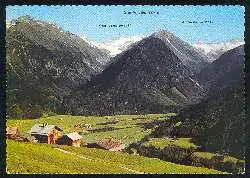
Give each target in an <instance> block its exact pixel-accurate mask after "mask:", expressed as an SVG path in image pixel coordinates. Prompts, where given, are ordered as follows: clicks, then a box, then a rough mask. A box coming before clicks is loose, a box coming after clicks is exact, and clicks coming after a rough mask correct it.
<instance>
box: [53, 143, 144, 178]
mask: <svg viewBox="0 0 250 178" xmlns="http://www.w3.org/2000/svg"><path fill="white" fill-rule="evenodd" d="M54 149H56V150H58V151H61V152H63V153H66V154H71V155H74V156H77V157H79V158H83V159H87V160H90V161H98V160H99V161H101V162H103V163H108V162H106V161H104V160H101V159H98V158H97V159H96V160H94V159H90V158H87V157H85V156H82V155H78V154H76V153H73V152H71V151H67V150H64V149H61V148H54ZM109 162H110V163H115V162H112V161H109ZM118 167H120V168H122V169H125V170H127V171H131V172H133V173H136V174H145V172H140V171H137V170H134V169H130V168H127V167H125V166H118Z"/></svg>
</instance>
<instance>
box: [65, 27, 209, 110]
mask: <svg viewBox="0 0 250 178" xmlns="http://www.w3.org/2000/svg"><path fill="white" fill-rule="evenodd" d="M113 61H114V62H113V63H112V64H110V65H109V66H108V67H107V68H106V69H105V70H104V71H103V73H102V74H100V75H98V76H96V77H95V78H94V79H93V80H91V81H90V82H89V83H87V85H85V86H83V87H82V88H79V89H78V90H77V91H75V92H72V95H71V96H69V97H68V98H67V99H66V100H65V102H64V106H65V107H64V110H65V111H69V112H70V113H73V114H114V113H127V114H128V113H150V112H167V111H169V110H173V108H176V107H177V108H178V106H180V105H183V104H187V103H190V102H194V101H196V100H197V99H198V98H199V97H200V96H201V93H202V91H203V88H202V86H201V85H199V83H198V82H197V81H195V79H193V78H192V76H194V74H195V73H197V72H198V71H200V70H201V69H202V68H203V67H205V66H206V65H207V64H208V62H207V59H206V57H205V56H204V55H200V54H199V53H198V52H197V51H196V50H195V49H194V48H193V47H192V46H190V45H188V44H187V43H185V42H183V41H182V40H180V39H179V38H176V37H175V36H173V35H172V34H170V33H169V32H167V31H161V32H159V33H155V34H153V35H151V36H150V37H147V38H144V39H142V40H141V41H139V42H138V43H136V44H135V45H133V46H132V47H131V48H129V49H128V50H126V51H124V52H123V53H121V54H119V55H117V56H116V57H115V58H114V60H113Z"/></svg>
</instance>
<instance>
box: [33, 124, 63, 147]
mask: <svg viewBox="0 0 250 178" xmlns="http://www.w3.org/2000/svg"><path fill="white" fill-rule="evenodd" d="M61 131H62V129H61V128H60V127H58V126H56V125H48V124H46V123H43V124H36V125H34V126H33V127H32V128H31V130H30V131H29V132H28V133H29V134H30V135H31V136H34V137H35V138H36V140H37V141H38V142H40V143H48V144H55V143H56V141H57V140H58V139H59V138H60V137H61Z"/></svg>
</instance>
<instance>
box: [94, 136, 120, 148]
mask: <svg viewBox="0 0 250 178" xmlns="http://www.w3.org/2000/svg"><path fill="white" fill-rule="evenodd" d="M97 145H98V146H99V147H100V148H103V149H106V150H109V151H122V150H123V149H125V144H124V143H123V142H122V141H120V140H115V139H112V138H111V139H103V140H101V141H99V142H98V143H97Z"/></svg>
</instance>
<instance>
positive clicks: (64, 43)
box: [6, 16, 109, 117]
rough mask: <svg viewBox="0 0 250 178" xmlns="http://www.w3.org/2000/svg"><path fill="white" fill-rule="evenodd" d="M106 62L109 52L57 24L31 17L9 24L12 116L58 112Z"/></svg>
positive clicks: (8, 52) (8, 50)
mask: <svg viewBox="0 0 250 178" xmlns="http://www.w3.org/2000/svg"><path fill="white" fill-rule="evenodd" d="M103 61H109V56H108V55H107V54H106V53H105V52H103V51H100V50H99V49H98V48H94V47H92V46H90V45H89V44H88V43H87V42H85V41H84V40H83V39H82V38H80V37H78V36H76V35H73V34H71V33H69V32H65V31H63V30H62V29H61V28H60V27H58V26H56V25H54V24H51V23H47V22H44V21H40V20H35V19H33V18H31V17H28V16H25V17H20V18H18V19H17V20H13V21H11V22H9V23H8V26H7V32H6V66H7V84H8V87H7V94H8V96H7V97H8V98H7V101H8V103H7V107H8V108H7V110H8V114H9V115H12V116H13V115H14V116H15V114H17V113H18V112H19V114H17V115H19V116H20V115H22V114H23V117H26V116H28V115H30V117H31V115H33V114H32V113H31V112H33V111H31V110H35V111H34V112H38V113H39V112H42V111H43V110H45V108H46V109H48V110H49V108H53V110H56V109H55V108H57V106H56V105H58V104H59V103H60V102H61V101H62V98H63V96H65V95H68V94H69V93H70V90H71V89H74V88H77V87H78V86H79V85H82V84H84V83H86V82H87V81H88V80H90V79H91V77H92V76H95V75H96V74H98V73H100V72H102V70H103V69H104V68H105V67H106V62H103ZM48 105H49V106H48ZM24 110H25V111H24ZM29 110H30V111H29ZM27 112H28V113H30V114H28V113H27ZM14 113H15V114H14Z"/></svg>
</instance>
